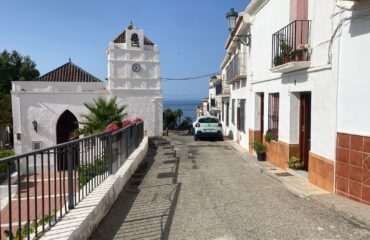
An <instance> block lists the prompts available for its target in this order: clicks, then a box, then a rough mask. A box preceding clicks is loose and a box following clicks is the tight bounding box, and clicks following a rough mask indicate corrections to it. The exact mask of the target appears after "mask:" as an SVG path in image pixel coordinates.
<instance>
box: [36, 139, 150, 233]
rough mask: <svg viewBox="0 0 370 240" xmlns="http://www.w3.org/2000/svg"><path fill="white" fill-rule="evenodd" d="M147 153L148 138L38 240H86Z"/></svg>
mask: <svg viewBox="0 0 370 240" xmlns="http://www.w3.org/2000/svg"><path fill="white" fill-rule="evenodd" d="M147 151H148V137H144V139H143V141H142V142H141V144H140V146H139V147H138V148H137V149H136V150H135V151H134V152H133V153H132V154H131V155H130V157H129V158H128V159H127V160H126V161H125V163H124V164H123V165H122V167H121V168H120V169H119V170H118V171H117V173H116V174H114V175H112V176H109V177H108V178H107V179H106V180H105V181H104V182H103V183H102V184H101V185H100V186H98V187H97V188H96V189H95V190H94V191H93V192H92V193H91V194H90V195H88V196H87V197H86V198H85V199H84V200H82V201H81V202H80V203H79V204H77V205H76V207H75V208H74V209H72V210H71V211H69V212H68V213H67V214H66V215H65V216H64V218H63V219H62V221H60V222H58V223H57V224H56V225H55V226H54V227H52V228H51V229H50V230H49V231H48V232H46V234H45V235H44V236H43V237H42V238H41V239H58V240H60V239H88V238H89V236H90V235H91V234H92V233H93V231H94V230H95V229H96V227H97V226H98V225H99V223H100V221H101V220H102V219H103V217H104V216H105V215H106V214H107V213H108V211H109V210H110V208H111V207H112V205H113V203H114V202H115V201H116V199H117V197H118V195H119V194H120V192H121V191H122V189H123V187H124V186H125V184H126V183H127V182H128V180H129V179H130V177H131V176H132V174H133V173H134V172H135V171H136V169H137V168H138V166H139V165H140V163H141V162H142V161H143V159H144V157H145V154H146V153H147Z"/></svg>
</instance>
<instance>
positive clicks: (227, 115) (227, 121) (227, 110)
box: [226, 103, 230, 127]
mask: <svg viewBox="0 0 370 240" xmlns="http://www.w3.org/2000/svg"><path fill="white" fill-rule="evenodd" d="M229 108H230V103H226V126H227V127H228V126H229V110H230V109H229Z"/></svg>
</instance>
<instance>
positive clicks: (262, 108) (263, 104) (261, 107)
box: [259, 93, 265, 142]
mask: <svg viewBox="0 0 370 240" xmlns="http://www.w3.org/2000/svg"><path fill="white" fill-rule="evenodd" d="M260 97H261V106H260V112H261V116H260V131H261V134H260V139H259V141H260V142H263V132H264V130H263V129H264V120H263V119H264V118H263V116H264V115H265V94H264V93H260Z"/></svg>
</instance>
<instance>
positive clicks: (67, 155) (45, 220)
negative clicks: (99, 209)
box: [0, 122, 144, 239]
mask: <svg viewBox="0 0 370 240" xmlns="http://www.w3.org/2000/svg"><path fill="white" fill-rule="evenodd" d="M143 136H144V123H143V122H140V123H134V124H131V125H130V126H127V127H125V128H123V129H120V130H119V131H117V132H114V133H111V132H102V133H99V134H95V135H92V136H88V137H85V138H81V139H77V140H73V141H70V142H66V143H63V144H59V145H56V146H53V147H49V148H45V149H40V150H36V151H33V152H30V153H26V154H21V155H17V156H12V157H8V158H4V159H1V160H0V164H1V169H2V171H5V174H6V175H7V176H6V178H7V182H4V183H2V188H3V189H4V190H5V191H4V194H5V192H6V195H4V196H1V211H0V214H1V217H0V231H1V232H0V239H31V238H34V237H36V238H37V237H39V236H41V235H42V234H43V233H44V232H45V231H47V230H48V229H49V228H51V227H52V226H54V225H55V224H56V223H57V222H58V221H60V220H61V219H62V218H63V217H64V216H65V213H67V212H68V211H69V210H70V209H73V208H74V206H75V205H76V204H77V203H79V202H80V201H81V200H82V199H84V198H85V197H86V196H87V195H89V193H91V192H92V191H93V190H94V189H95V188H96V187H97V186H98V185H99V184H100V183H102V182H103V181H104V180H105V179H106V178H108V176H109V175H112V174H114V173H116V172H117V170H118V169H119V168H120V167H121V166H122V164H123V163H124V162H125V161H126V159H127V158H128V157H129V156H130V154H131V153H132V152H133V151H134V150H135V149H136V148H137V147H138V146H139V145H140V143H141V141H142V139H143ZM2 193H3V192H2Z"/></svg>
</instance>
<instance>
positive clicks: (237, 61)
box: [226, 52, 246, 83]
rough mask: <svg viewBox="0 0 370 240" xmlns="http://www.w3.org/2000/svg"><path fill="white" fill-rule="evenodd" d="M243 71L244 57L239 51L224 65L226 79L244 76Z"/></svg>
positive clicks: (244, 72) (228, 80)
mask: <svg viewBox="0 0 370 240" xmlns="http://www.w3.org/2000/svg"><path fill="white" fill-rule="evenodd" d="M245 75H246V71H245V59H244V57H243V54H242V53H241V52H239V53H237V54H236V55H235V56H234V58H233V59H232V60H231V61H230V63H229V65H227V67H226V81H227V82H228V83H230V82H232V81H233V80H234V79H235V78H237V77H244V76H245Z"/></svg>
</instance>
